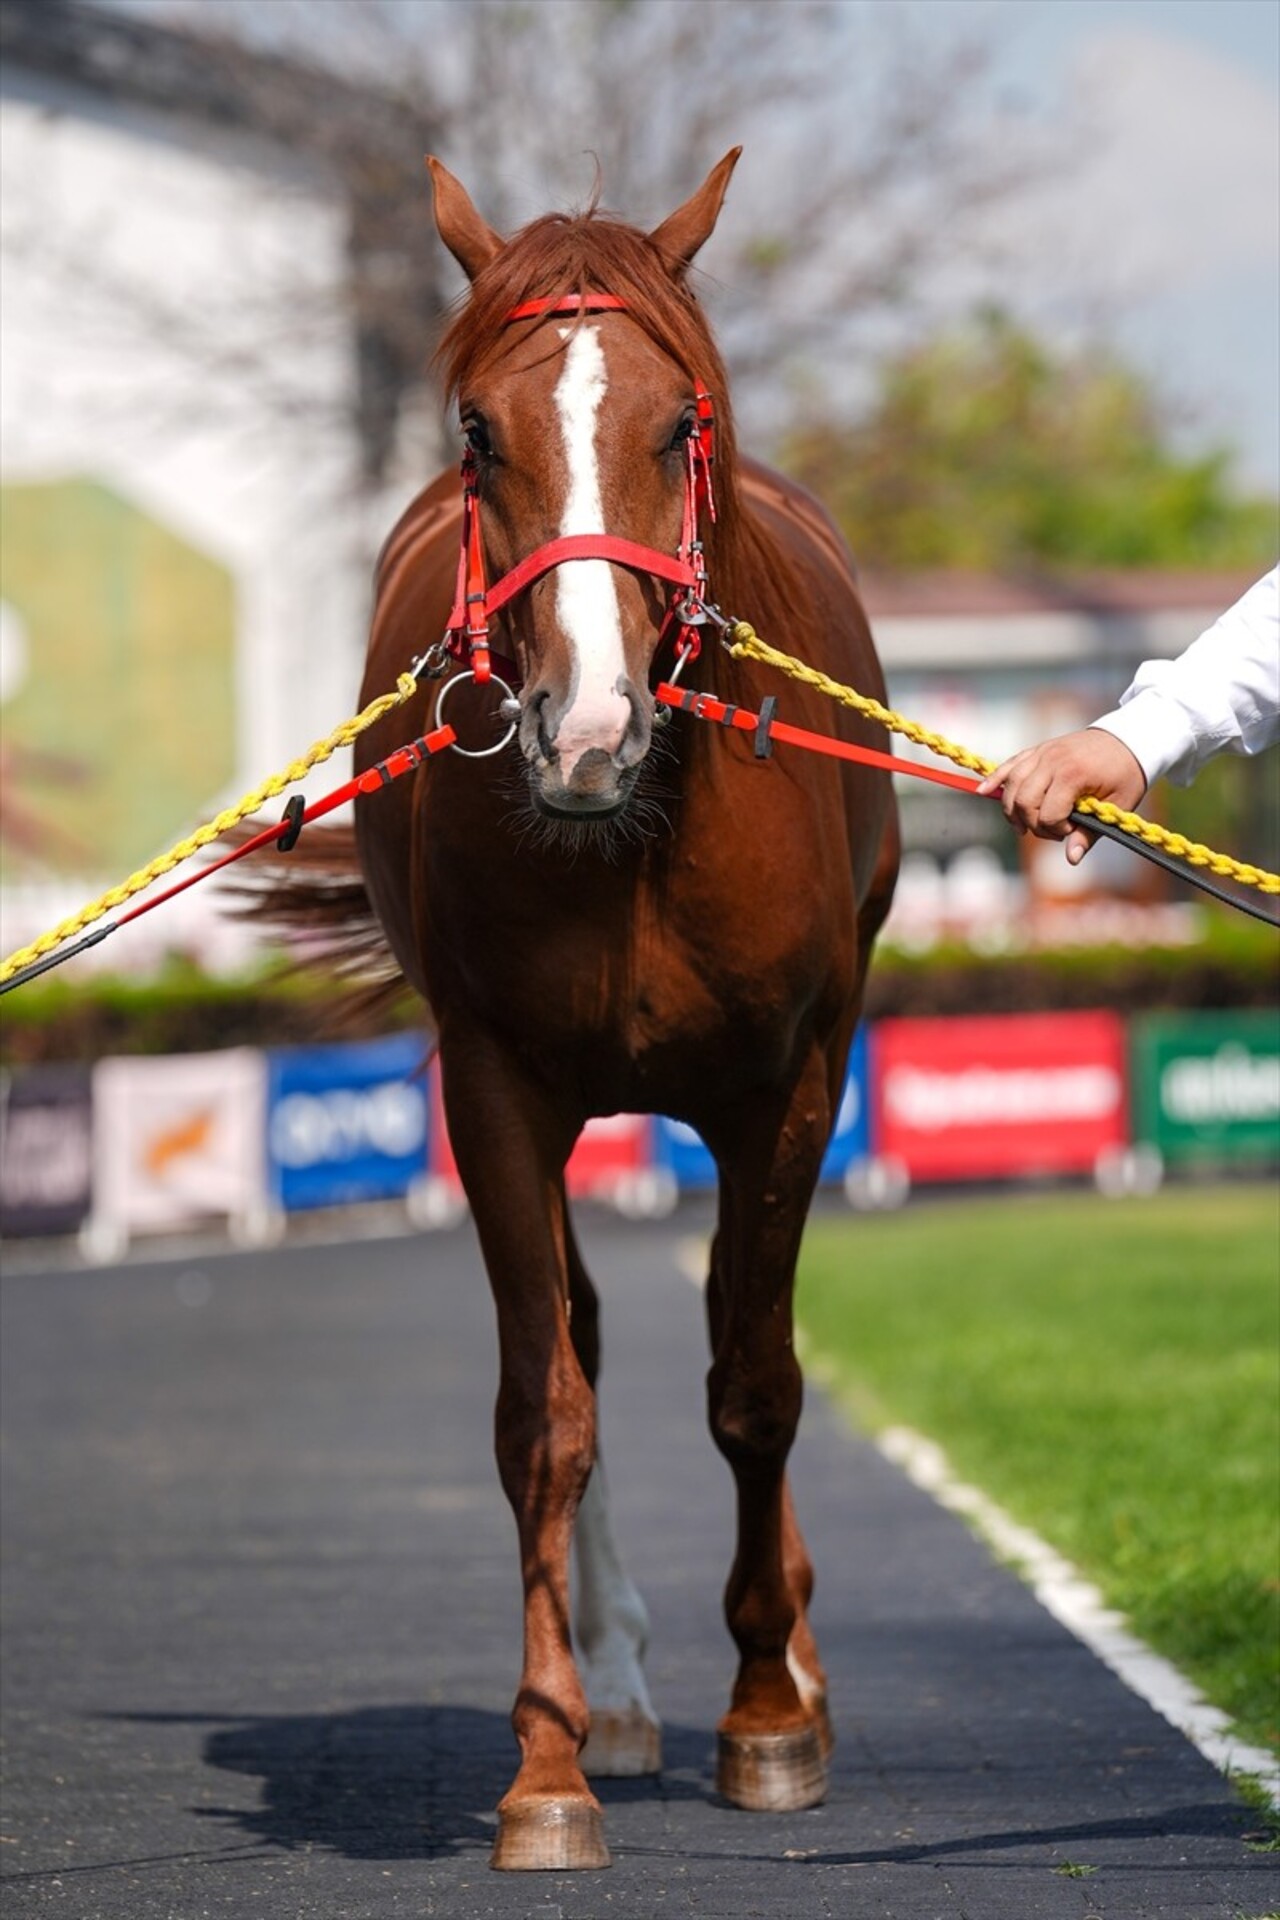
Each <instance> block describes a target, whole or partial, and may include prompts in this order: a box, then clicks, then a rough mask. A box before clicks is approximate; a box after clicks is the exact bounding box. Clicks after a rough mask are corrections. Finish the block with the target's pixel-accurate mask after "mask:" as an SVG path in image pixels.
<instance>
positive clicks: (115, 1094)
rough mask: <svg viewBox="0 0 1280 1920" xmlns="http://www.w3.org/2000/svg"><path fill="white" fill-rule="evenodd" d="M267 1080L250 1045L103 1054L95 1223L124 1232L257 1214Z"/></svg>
mask: <svg viewBox="0 0 1280 1920" xmlns="http://www.w3.org/2000/svg"><path fill="white" fill-rule="evenodd" d="M266 1084H267V1072H266V1061H265V1059H264V1057H263V1055H262V1054H260V1053H259V1052H258V1051H257V1050H256V1048H252V1047H232V1048H228V1049H227V1051H226V1052H224V1053H190V1054H176V1055H173V1056H171V1057H168V1058H165V1059H148V1058H139V1059H128V1060H124V1059H121V1060H100V1061H99V1062H98V1064H97V1066H96V1067H95V1068H94V1069H93V1162H94V1179H93V1218H94V1222H95V1225H98V1226H102V1227H107V1228H110V1229H113V1230H117V1231H119V1232H121V1233H124V1234H129V1233H134V1232H154V1231H158V1230H162V1229H164V1228H168V1227H178V1226H185V1225H189V1224H191V1223H193V1222H195V1221H198V1220H201V1219H207V1218H209V1217H211V1216H217V1215H227V1216H228V1217H231V1218H236V1219H244V1220H247V1219H250V1218H252V1217H254V1216H256V1215H259V1214H261V1212H262V1210H263V1207H264V1205H265V1201H266V1179H265V1166H264V1156H263V1151H262V1142H263V1132H264V1127H265V1117H266V1116H265V1109H266Z"/></svg>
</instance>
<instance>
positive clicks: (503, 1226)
mask: <svg viewBox="0 0 1280 1920" xmlns="http://www.w3.org/2000/svg"><path fill="white" fill-rule="evenodd" d="M440 1060H441V1070H442V1076H443V1085H444V1096H445V1109H446V1112H447V1114H448V1120H449V1133H450V1139H451V1142H452V1145H453V1149H454V1154H455V1156H456V1158H457V1162H458V1169H459V1172H460V1173H461V1176H462V1181H463V1185H464V1187H465V1188H466V1191H467V1197H468V1199H469V1200H470V1203H471V1208H472V1212H473V1214H474V1216H475V1222H476V1228H477V1231H478V1233H479V1236H480V1244H481V1248H482V1250H483V1253H484V1258H485V1264H486V1266H487V1268H488V1273H489V1282H490V1285H491V1287H492V1289H493V1297H494V1302H495V1304H496V1307H497V1315H498V1339H499V1348H500V1360H501V1378H500V1384H499V1388H498V1399H497V1407H496V1412H495V1443H496V1453H497V1460H498V1471H499V1474H500V1476H501V1479H502V1485H503V1488H504V1490H505V1492H506V1495H507V1498H508V1500H509V1501H510V1503H511V1508H512V1512H513V1513H514V1515H515V1520H516V1528H517V1531H518V1534H519V1541H520V1569H521V1576H522V1579H523V1583H524V1663H523V1669H522V1672H521V1676H520V1687H519V1691H518V1693H517V1695H516V1703H515V1710H514V1712H513V1715H512V1724H513V1726H514V1727H515V1731H516V1738H517V1739H518V1741H519V1743H520V1752H521V1763H520V1769H519V1772H518V1773H517V1775H516V1778H515V1780H514V1781H513V1783H512V1786H511V1788H510V1791H509V1792H508V1793H507V1794H506V1795H505V1797H504V1798H503V1800H502V1802H501V1804H500V1805H499V1808H498V1834H497V1839H496V1841H495V1843H494V1850H493V1861H492V1864H493V1865H494V1866H495V1867H500V1868H508V1869H532V1868H550V1869H557V1870H560V1871H572V1870H574V1869H581V1868H589V1867H607V1866H608V1865H609V1854H608V1850H607V1848H606V1846H605V1843H604V1825H603V1819H602V1816H601V1812H600V1806H599V1802H598V1801H597V1800H596V1798H595V1796H594V1795H593V1794H592V1792H591V1790H590V1788H589V1787H588V1785H587V1783H586V1780H585V1778H584V1776H583V1774H582V1771H581V1768H580V1766H579V1764H578V1755H579V1753H580V1751H581V1749H582V1746H583V1743H584V1742H585V1740H586V1737H587V1726H588V1712H587V1701H586V1696H585V1694H584V1692H583V1688H582V1683H581V1681H580V1679H579V1676H578V1671H577V1668H576V1666H575V1664H574V1658H573V1647H572V1641H571V1637H570V1624H569V1606H570V1603H569V1551H570V1546H571V1543H572V1539H573V1527H574V1519H575V1516H576V1514H577V1511H578V1505H579V1502H580V1500H581V1498H582V1495H583V1492H584V1490H585V1488H586V1485H587V1481H588V1478H589V1476H590V1473H591V1467H592V1462H593V1459H594V1456H595V1396H594V1394H593V1392H592V1390H591V1386H590V1384H589V1382H588V1381H587V1379H586V1377H585V1375H584V1373H583V1370H582V1367H581V1364H580V1363H579V1360H578V1356H577V1354H576V1353H575V1351H574V1347H573V1341H572V1339H571V1337H570V1331H569V1312H568V1281H567V1273H566V1265H565V1221H564V1190H563V1180H562V1176H563V1170H564V1164H565V1161H566V1159H567V1157H568V1154H569V1151H570V1148H571V1146H572V1144H573V1139H574V1136H575V1133H576V1131H577V1129H576V1126H575V1124H574V1123H573V1122H572V1121H570V1120H569V1119H567V1118H566V1116H565V1115H564V1114H563V1113H561V1112H560V1111H558V1110H557V1108H556V1106H555V1104H554V1102H552V1101H551V1100H550V1099H549V1098H548V1097H547V1096H546V1095H545V1094H544V1093H543V1092H542V1091H541V1090H540V1089H538V1088H537V1087H536V1086H535V1085H534V1084H533V1083H532V1082H531V1081H530V1080H529V1079H528V1078H527V1077H526V1076H525V1075H524V1074H523V1072H522V1071H521V1070H520V1069H519V1067H518V1066H517V1064H516V1063H515V1062H514V1061H512V1060H511V1059H510V1058H509V1057H508V1056H507V1054H506V1053H505V1052H504V1051H503V1050H502V1049H501V1048H500V1047H498V1046H497V1045H495V1044H494V1043H493V1042H492V1041H491V1040H490V1039H488V1038H487V1037H486V1036H483V1035H479V1034H476V1033H473V1032H465V1033H462V1034H459V1033H458V1032H457V1031H456V1030H451V1029H449V1028H446V1029H445V1031H444V1032H443V1033H442V1036H441V1047H440Z"/></svg>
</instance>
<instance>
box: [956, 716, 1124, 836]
mask: <svg viewBox="0 0 1280 1920" xmlns="http://www.w3.org/2000/svg"><path fill="white" fill-rule="evenodd" d="M997 790H999V794H1000V805H1001V806H1002V807H1003V808H1004V811H1005V814H1006V816H1007V817H1008V819H1009V822H1010V824H1011V825H1012V826H1013V827H1014V829H1015V830H1016V831H1017V832H1018V833H1034V834H1038V835H1039V837H1040V838H1041V839H1042V840H1065V841H1066V843H1067V847H1066V853H1067V859H1068V860H1069V861H1070V862H1071V865H1072V866H1073V867H1075V866H1078V865H1079V864H1080V862H1081V861H1082V860H1083V859H1084V856H1085V855H1086V853H1088V851H1089V849H1090V847H1091V846H1092V845H1093V843H1094V840H1095V839H1096V837H1097V836H1096V835H1095V834H1092V833H1085V832H1084V831H1083V830H1082V829H1081V828H1079V827H1073V826H1072V825H1071V823H1070V818H1069V816H1070V814H1071V811H1072V809H1073V808H1074V806H1075V805H1076V802H1077V801H1078V800H1079V799H1080V798H1081V797H1082V796H1083V795H1084V794H1089V795H1090V796H1091V797H1092V798H1093V799H1095V800H1114V801H1115V803H1116V805H1117V806H1121V807H1124V808H1126V809H1131V808H1133V807H1136V806H1137V804H1138V802H1139V800H1141V798H1142V796H1143V794H1144V793H1145V792H1146V790H1147V776H1146V774H1145V773H1144V772H1143V770H1142V768H1141V766H1140V765H1139V763H1138V761H1137V760H1136V759H1135V757H1134V755H1133V754H1132V753H1131V752H1130V751H1129V749H1128V747H1126V746H1125V744H1124V742H1123V741H1121V740H1117V739H1116V736H1115V735H1114V734H1113V733H1107V732H1106V731H1105V729H1104V728H1102V727H1085V728H1084V729H1083V730H1082V731H1081V732H1079V733H1064V734H1061V735H1060V736H1059V737H1058V738H1057V739H1056V740H1045V741H1043V742H1042V743H1041V745H1040V746H1038V747H1024V748H1023V750H1022V752H1021V753H1015V754H1014V755H1012V757H1011V758H1010V759H1008V760H1006V761H1004V762H1003V764H1002V765H1000V766H998V767H997V768H996V770H995V772H994V773H989V774H988V775H987V777H986V779H985V780H983V781H981V782H980V784H979V786H978V792H979V793H989V794H990V793H995V792H996V791H997Z"/></svg>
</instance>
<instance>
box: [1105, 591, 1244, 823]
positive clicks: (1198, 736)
mask: <svg viewBox="0 0 1280 1920" xmlns="http://www.w3.org/2000/svg"><path fill="white" fill-rule="evenodd" d="M1093 724H1094V726H1095V727H1101V728H1102V729H1103V731H1104V732H1106V733H1112V734H1114V735H1115V737H1116V738H1117V740H1122V741H1123V742H1124V744H1125V746H1126V747H1128V749H1129V751H1130V752H1131V753H1132V754H1133V755H1134V756H1135V758H1136V759H1137V761H1138V762H1139V764H1140V766H1141V767H1142V770H1143V772H1144V773H1145V774H1146V776H1147V782H1148V784H1150V783H1151V782H1152V781H1153V780H1158V779H1160V778H1161V776H1164V777H1166V778H1168V779H1170V780H1173V781H1174V782H1175V783H1176V784H1177V785H1178V786H1186V785H1188V784H1189V782H1190V781H1192V780H1193V779H1194V778H1195V776H1196V774H1197V773H1199V771H1200V769H1201V767H1202V766H1203V765H1204V764H1205V762H1206V760H1211V759H1212V758H1213V756H1214V754H1216V753H1221V752H1222V751H1223V750H1224V749H1228V750H1230V751H1231V752H1232V753H1261V752H1262V750H1263V748H1264V747H1272V746H1275V745H1276V743H1277V741H1280V567H1274V568H1273V569H1272V571H1271V572H1270V573H1269V574H1267V575H1266V576H1265V577H1264V578H1263V579H1261V580H1259V581H1258V582H1257V584H1256V586H1252V587H1250V589H1249V591H1248V593H1246V594H1245V595H1244V596H1243V598H1242V599H1240V600H1237V601H1236V603H1235V605H1234V606H1233V607H1229V608H1228V609H1227V611H1226V612H1225V613H1224V614H1223V615H1222V616H1221V618H1220V619H1218V620H1215V621H1214V623H1213V625H1212V626H1211V627H1210V628H1208V630H1207V631H1206V632H1204V633H1202V634H1201V635H1200V638H1199V639H1198V640H1193V641H1192V643H1191V645H1190V646H1189V647H1188V648H1187V650H1186V652H1185V653H1181V654H1179V655H1178V657H1177V659H1176V660H1144V661H1143V663H1142V665H1141V666H1140V667H1139V668H1138V671H1137V673H1136V674H1135V675H1134V677H1133V683H1132V685H1131V686H1129V687H1128V688H1127V689H1126V690H1125V692H1124V693H1122V694H1121V696H1120V705H1119V706H1118V707H1117V708H1116V709H1115V711H1114V712H1113V713H1106V714H1103V716H1102V718H1101V719H1100V720H1095V721H1094V723H1093Z"/></svg>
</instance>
